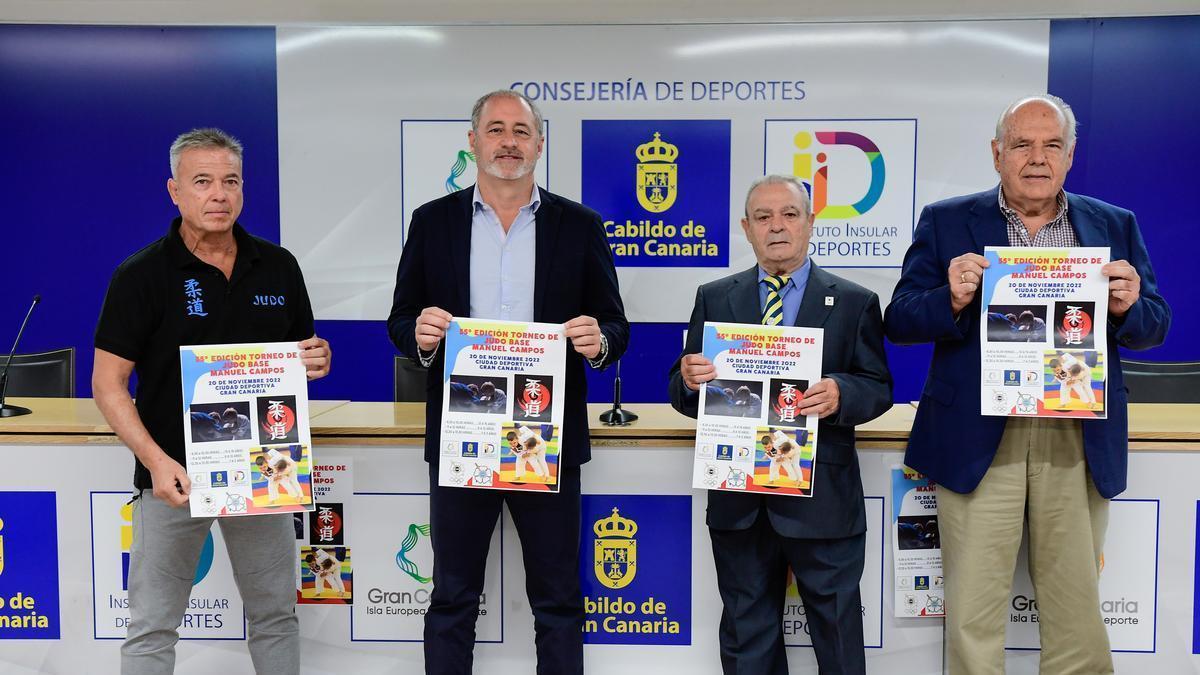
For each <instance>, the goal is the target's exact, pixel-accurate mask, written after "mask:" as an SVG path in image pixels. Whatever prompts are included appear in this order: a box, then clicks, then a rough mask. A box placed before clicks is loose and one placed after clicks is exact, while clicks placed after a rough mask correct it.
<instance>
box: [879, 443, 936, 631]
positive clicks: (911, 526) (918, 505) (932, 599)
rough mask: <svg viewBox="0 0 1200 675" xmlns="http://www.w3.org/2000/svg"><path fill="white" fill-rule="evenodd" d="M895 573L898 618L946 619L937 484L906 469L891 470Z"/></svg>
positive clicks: (900, 467) (902, 467)
mask: <svg viewBox="0 0 1200 675" xmlns="http://www.w3.org/2000/svg"><path fill="white" fill-rule="evenodd" d="M892 569H893V574H894V576H895V581H896V583H895V591H896V598H895V600H896V603H895V611H896V616H897V617H909V616H945V615H946V596H945V586H946V584H945V576H943V574H942V538H941V532H940V530H939V529H938V511H937V484H936V483H934V482H933V480H932V479H931V478H928V477H927V476H925V475H923V474H920V473H917V472H916V471H913V470H912V469H910V468H908V467H907V466H893V467H892Z"/></svg>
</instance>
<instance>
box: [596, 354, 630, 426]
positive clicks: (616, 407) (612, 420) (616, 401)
mask: <svg viewBox="0 0 1200 675" xmlns="http://www.w3.org/2000/svg"><path fill="white" fill-rule="evenodd" d="M637 418H638V416H637V413H632V412H630V411H628V410H625V409H623V408H621V362H620V361H617V376H616V377H615V378H613V407H612V408H611V409H609V410H605V411H604V412H602V413H600V421H601V422H603V423H604V424H605V425H606V426H610V427H627V426H629V424H630V422H633V421H634V420H636V419H637Z"/></svg>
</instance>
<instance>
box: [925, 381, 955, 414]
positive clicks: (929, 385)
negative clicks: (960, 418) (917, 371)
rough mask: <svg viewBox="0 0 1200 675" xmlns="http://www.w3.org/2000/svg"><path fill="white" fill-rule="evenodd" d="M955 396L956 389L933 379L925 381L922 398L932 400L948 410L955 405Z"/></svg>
mask: <svg viewBox="0 0 1200 675" xmlns="http://www.w3.org/2000/svg"><path fill="white" fill-rule="evenodd" d="M954 394H955V389H954V387H952V386H950V385H948V384H946V383H945V382H942V381H940V380H935V379H933V378H932V377H931V378H929V379H928V380H926V381H925V389H924V390H923V391H922V392H921V398H926V397H928V398H931V399H933V400H935V401H937V402H938V403H941V404H942V405H944V406H946V407H947V408H948V407H950V405H951V404H953V403H954Z"/></svg>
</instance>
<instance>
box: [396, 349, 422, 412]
mask: <svg viewBox="0 0 1200 675" xmlns="http://www.w3.org/2000/svg"><path fill="white" fill-rule="evenodd" d="M395 373H396V380H395V396H394V397H393V400H395V401H396V403H424V402H425V399H426V395H425V381H426V376H427V375H428V373H427V372H426V371H425V369H424V368H422V367H420V366H418V365H417V364H415V363H413V362H412V361H411V360H410V359H409V358H408V357H407V356H397V357H396V366H395Z"/></svg>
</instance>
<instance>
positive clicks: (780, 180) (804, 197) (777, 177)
mask: <svg viewBox="0 0 1200 675" xmlns="http://www.w3.org/2000/svg"><path fill="white" fill-rule="evenodd" d="M763 185H791V186H793V187H795V188H796V190H797V191H799V192H800V201H801V202H804V213H805V214H808V215H812V199H811V198H810V197H809V196H808V188H806V187H804V183H801V182H800V179H799V178H796V177H795V176H785V175H783V174H778V173H771V174H767V175H765V176H763V177H762V178H756V179H755V180H754V182H753V183H751V184H750V189H749V190H746V207H745V212H746V217H747V218H749V217H750V195H752V194H754V191H755V190H757V189H758V188H759V187H760V186H763Z"/></svg>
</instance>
